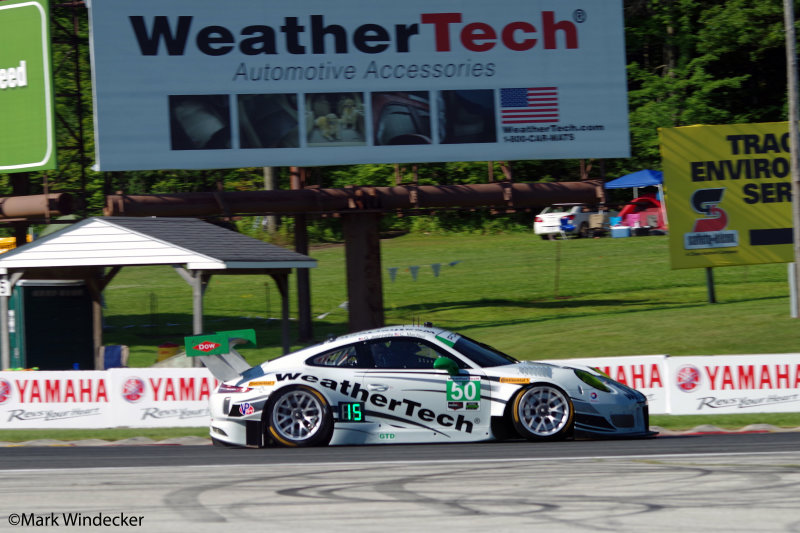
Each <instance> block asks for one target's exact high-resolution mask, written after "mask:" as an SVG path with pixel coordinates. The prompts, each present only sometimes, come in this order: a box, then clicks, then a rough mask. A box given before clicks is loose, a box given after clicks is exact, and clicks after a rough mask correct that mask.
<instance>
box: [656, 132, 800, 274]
mask: <svg viewBox="0 0 800 533" xmlns="http://www.w3.org/2000/svg"><path fill="white" fill-rule="evenodd" d="M659 140H660V143H661V157H662V160H663V168H664V186H665V189H666V198H667V216H668V218H669V251H670V259H671V263H672V268H674V269H677V268H701V267H718V266H733V265H749V264H758V263H787V262H792V261H794V251H793V242H794V240H793V234H792V194H791V193H792V176H791V170H790V156H789V151H790V148H789V124H788V123H787V122H770V123H763V124H731V125H724V126H686V127H681V128H661V129H660V130H659Z"/></svg>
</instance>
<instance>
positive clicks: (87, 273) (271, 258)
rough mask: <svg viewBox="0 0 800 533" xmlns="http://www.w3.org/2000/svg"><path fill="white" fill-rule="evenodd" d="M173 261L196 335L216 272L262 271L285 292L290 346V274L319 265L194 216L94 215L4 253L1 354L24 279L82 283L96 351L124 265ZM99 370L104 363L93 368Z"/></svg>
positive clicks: (6, 355)
mask: <svg viewBox="0 0 800 533" xmlns="http://www.w3.org/2000/svg"><path fill="white" fill-rule="evenodd" d="M144 265H171V266H172V267H173V268H175V270H176V271H177V272H178V274H180V275H181V277H183V279H184V280H186V282H187V283H189V285H191V287H192V294H193V324H192V333H193V334H196V335H197V334H201V333H204V331H203V294H204V292H205V290H206V287H207V286H208V282H209V279H210V278H211V276H212V275H220V274H263V275H267V276H270V277H271V278H272V279H273V280H275V283H276V285H277V287H278V290H279V292H280V294H281V324H282V326H281V331H282V343H283V351H284V353H286V352H288V351H289V347H290V341H289V281H288V278H289V274H290V273H291V271H292V269H308V268H313V267H316V266H317V262H316V261H315V260H314V259H312V258H310V257H308V256H306V255H303V254H300V253H297V252H294V251H291V250H287V249H284V248H281V247H279V246H275V245H272V244H269V243H265V242H262V241H259V240H258V239H253V238H251V237H247V236H245V235H242V234H240V233H237V232H235V231H231V230H228V229H225V228H222V227H220V226H216V225H214V224H210V223H207V222H203V221H201V220H199V219H195V218H156V217H147V218H143V217H95V218H88V219H85V220H82V221H80V222H77V223H75V224H72V225H70V226H68V227H66V228H64V229H62V230H60V231H57V232H55V233H52V234H50V235H47V236H45V237H43V238H41V239H37V240H34V241H33V242H31V243H29V244H26V245H24V246H21V247H19V248H16V249H15V250H12V251H10V252H7V253H5V254H3V255H0V354H1V355H2V368H8V367H9V364H10V359H11V356H10V342H9V320H8V314H9V313H8V306H9V296H10V295H11V291H12V290H13V288H14V286H15V284H16V283H17V282H18V281H19V280H21V279H37V280H42V279H44V280H48V279H49V280H83V281H84V282H85V283H86V285H87V287H88V288H89V292H90V294H91V298H92V307H93V313H92V316H93V318H92V320H93V332H94V350H95V351H94V353H95V354H97V353H99V348H100V346H102V344H103V340H102V306H101V294H102V292H103V289H105V287H106V286H107V285H108V284H109V283H110V282H111V280H112V279H113V278H114V276H115V275H116V274H117V273H118V272H119V271H120V269H122V267H124V266H144ZM95 366H96V367H97V368H100V365H98V364H96V365H95Z"/></svg>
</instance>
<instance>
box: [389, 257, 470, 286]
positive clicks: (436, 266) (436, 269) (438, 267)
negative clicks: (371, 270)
mask: <svg viewBox="0 0 800 533" xmlns="http://www.w3.org/2000/svg"><path fill="white" fill-rule="evenodd" d="M460 262H461V261H450V262H449V263H431V264H430V265H411V266H407V267H388V268H387V269H386V270H388V271H389V279H390V280H392V283H394V280H395V279H397V273H398V272H401V271H402V272H410V273H411V278H412V279H413V280H414V281H417V276H418V275H419V271H420V269H421V268H424V267H430V269H431V271H432V272H433V277H434V278H438V277H439V273H440V272H441V271H442V266H450V267H453V266H456V265H457V264H459V263H460Z"/></svg>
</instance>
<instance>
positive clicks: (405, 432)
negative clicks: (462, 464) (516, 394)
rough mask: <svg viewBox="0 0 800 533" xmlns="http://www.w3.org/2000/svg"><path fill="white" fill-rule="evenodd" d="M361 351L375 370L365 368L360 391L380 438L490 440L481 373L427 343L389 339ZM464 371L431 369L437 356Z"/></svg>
mask: <svg viewBox="0 0 800 533" xmlns="http://www.w3.org/2000/svg"><path fill="white" fill-rule="evenodd" d="M361 349H363V350H365V351H367V352H368V353H369V355H370V356H371V357H372V359H373V361H374V364H375V368H370V369H365V370H364V374H363V378H362V388H363V389H364V390H365V391H366V393H364V394H365V395H367V397H368V399H367V401H366V402H365V409H366V411H367V417H368V418H369V419H370V420H376V421H378V423H379V428H378V435H377V437H378V440H379V441H384V442H385V441H392V442H466V441H475V440H482V439H486V438H487V437H488V436H489V424H490V422H491V417H490V411H489V409H490V407H489V391H488V387H482V386H481V384H482V383H484V384H485V383H487V382H486V381H482V379H481V378H482V377H485V376H484V375H483V372H481V371H479V370H477V369H471V368H468V366H469V365H467V364H466V363H465V362H463V361H460V360H459V358H458V357H457V356H456V355H454V354H452V353H449V352H447V351H446V350H445V349H444V348H442V347H441V346H437V345H435V344H433V343H431V342H428V341H426V340H424V339H420V338H415V337H387V338H382V339H375V340H372V341H369V342H365V343H364V344H363V345H362V346H361ZM442 356H444V357H450V358H451V359H453V360H455V361H456V362H457V363H458V364H459V366H460V367H461V369H460V372H459V374H458V375H456V376H450V375H449V374H448V373H447V371H445V370H438V369H434V368H433V363H434V361H435V360H436V359H437V358H438V357H442Z"/></svg>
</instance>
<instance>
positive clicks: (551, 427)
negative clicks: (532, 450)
mask: <svg viewBox="0 0 800 533" xmlns="http://www.w3.org/2000/svg"><path fill="white" fill-rule="evenodd" d="M571 410H572V406H571V404H570V402H569V400H568V399H567V397H566V396H565V395H564V393H563V392H561V391H560V390H558V389H556V388H555V387H550V386H547V385H537V386H534V387H531V388H529V389H528V390H526V391H525V393H524V394H523V396H522V398H520V401H519V403H518V404H517V416H518V417H519V421H520V423H521V424H522V425H523V426H524V427H525V429H527V430H528V431H529V432H530V433H531V434H532V435H535V436H537V437H550V436H552V435H556V434H557V433H559V432H560V431H562V430H563V429H564V427H565V426H566V425H567V424H568V423H569V420H570V415H571Z"/></svg>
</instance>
